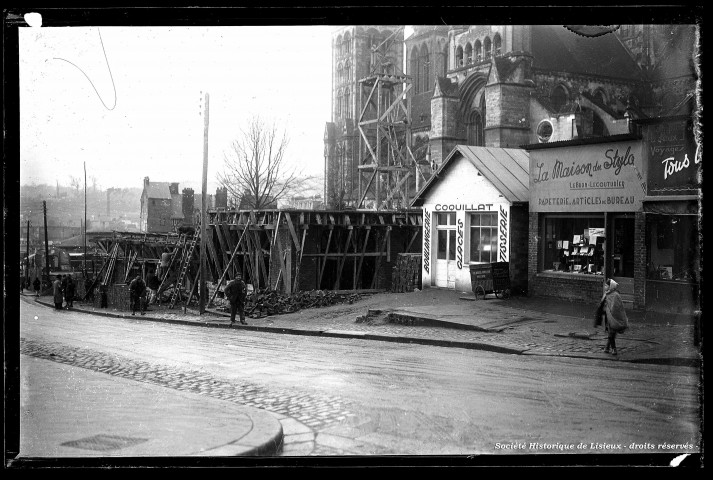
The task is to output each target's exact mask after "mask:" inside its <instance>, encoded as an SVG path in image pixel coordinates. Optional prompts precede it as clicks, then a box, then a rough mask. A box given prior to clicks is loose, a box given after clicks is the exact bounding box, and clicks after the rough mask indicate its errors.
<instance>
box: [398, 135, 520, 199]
mask: <svg viewBox="0 0 713 480" xmlns="http://www.w3.org/2000/svg"><path fill="white" fill-rule="evenodd" d="M458 156H462V157H464V158H465V159H466V160H468V161H469V162H470V163H472V164H473V166H474V167H475V168H477V169H478V171H479V172H480V174H481V175H483V176H484V177H485V178H486V180H488V181H489V182H490V183H491V184H492V185H493V187H495V188H496V189H497V190H498V191H499V192H500V193H501V194H502V195H503V197H505V198H506V199H507V200H508V201H509V202H510V203H515V202H527V201H529V200H530V156H529V154H528V153H527V151H525V150H522V149H519V148H495V147H473V146H470V145H456V147H455V148H454V149H453V150H452V151H451V153H450V154H449V155H448V157H446V160H445V161H444V162H443V163H442V164H441V166H440V167H439V168H438V170H437V171H436V173H435V174H434V175H432V176H431V178H430V179H429V180H428V181H427V182H426V184H425V185H424V186H423V188H421V191H420V192H418V194H416V197H415V198H414V200H413V202H412V203H411V206H421V205H423V199H424V197H425V196H426V194H427V193H428V191H429V190H430V189H431V188H432V187H433V185H435V184H436V183H437V182H438V179H439V178H440V177H442V176H443V174H444V173H446V171H447V170H448V169H449V168H450V166H451V165H452V164H453V163H455V162H454V160H453V159H454V158H456V157H458Z"/></svg>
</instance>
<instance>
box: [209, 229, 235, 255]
mask: <svg viewBox="0 0 713 480" xmlns="http://www.w3.org/2000/svg"><path fill="white" fill-rule="evenodd" d="M213 230H215V236H216V237H218V245H220V253H221V254H222V256H223V265H227V264H228V262H229V261H230V257H229V256H228V252H230V251H231V249H229V248H228V246H227V244H226V243H225V238H223V229H222V228H221V226H220V225H213Z"/></svg>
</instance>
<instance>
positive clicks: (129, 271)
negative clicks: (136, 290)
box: [124, 252, 139, 283]
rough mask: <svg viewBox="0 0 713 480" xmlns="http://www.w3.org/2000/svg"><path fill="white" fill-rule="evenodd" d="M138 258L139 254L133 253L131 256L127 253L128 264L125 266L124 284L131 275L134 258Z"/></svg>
mask: <svg viewBox="0 0 713 480" xmlns="http://www.w3.org/2000/svg"><path fill="white" fill-rule="evenodd" d="M138 256H139V252H134V254H133V255H131V253H129V263H127V265H126V275H125V276H124V283H126V282H128V281H129V275H131V269H132V268H133V266H134V263H135V262H136V257H138Z"/></svg>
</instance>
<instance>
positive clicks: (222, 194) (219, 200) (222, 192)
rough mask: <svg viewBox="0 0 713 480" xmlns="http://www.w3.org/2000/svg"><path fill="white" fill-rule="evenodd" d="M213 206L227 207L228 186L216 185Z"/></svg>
mask: <svg viewBox="0 0 713 480" xmlns="http://www.w3.org/2000/svg"><path fill="white" fill-rule="evenodd" d="M215 208H225V209H227V208H228V188H227V187H223V188H221V187H218V188H216V189H215Z"/></svg>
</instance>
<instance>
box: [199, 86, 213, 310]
mask: <svg viewBox="0 0 713 480" xmlns="http://www.w3.org/2000/svg"><path fill="white" fill-rule="evenodd" d="M209 100H210V98H209V96H208V92H206V94H205V124H204V128H203V191H202V193H201V252H200V253H201V259H200V262H201V270H200V285H199V287H200V292H199V294H198V299H199V302H198V303H199V307H198V313H199V314H200V315H203V313H204V312H205V307H206V298H205V297H206V295H205V294H206V278H207V276H206V266H207V265H206V261H207V258H206V248H207V247H206V245H207V241H206V235H207V232H206V231H207V223H208V221H207V218H206V217H207V215H206V212H207V208H208V206H207V205H206V203H207V197H208V195H207V192H206V191H207V190H208V115H209V108H208V107H209V105H208V102H209Z"/></svg>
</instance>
